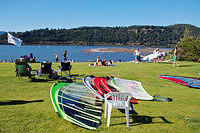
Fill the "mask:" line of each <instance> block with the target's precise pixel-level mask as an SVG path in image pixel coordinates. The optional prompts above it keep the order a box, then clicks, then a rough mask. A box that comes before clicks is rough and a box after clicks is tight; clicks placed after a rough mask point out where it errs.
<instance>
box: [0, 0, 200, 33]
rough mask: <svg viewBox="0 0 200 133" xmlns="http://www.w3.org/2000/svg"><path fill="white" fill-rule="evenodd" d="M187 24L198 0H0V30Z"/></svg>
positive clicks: (199, 12) (196, 18)
mask: <svg viewBox="0 0 200 133" xmlns="http://www.w3.org/2000/svg"><path fill="white" fill-rule="evenodd" d="M173 24H191V25H195V26H197V27H200V0H0V31H7V32H8V31H11V32H24V31H31V30H37V29H43V28H49V29H61V28H65V29H71V28H77V27H83V26H103V27H106V26H109V27H115V26H131V25H155V26H167V25H173Z"/></svg>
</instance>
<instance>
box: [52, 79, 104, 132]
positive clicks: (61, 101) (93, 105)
mask: <svg viewBox="0 0 200 133" xmlns="http://www.w3.org/2000/svg"><path fill="white" fill-rule="evenodd" d="M50 97H51V101H52V104H53V107H54V109H55V111H56V112H57V114H59V116H61V117H62V118H64V119H66V120H68V121H70V122H72V123H74V124H76V125H78V126H81V127H84V128H87V129H97V128H98V126H99V125H100V123H101V121H100V120H101V115H102V103H103V101H102V100H100V99H98V98H97V97H96V95H95V94H93V93H92V92H91V91H90V90H89V89H88V87H86V86H85V85H84V84H83V83H63V82H59V83H55V84H53V86H52V87H51V90H50Z"/></svg>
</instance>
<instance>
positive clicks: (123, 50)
mask: <svg viewBox="0 0 200 133" xmlns="http://www.w3.org/2000/svg"><path fill="white" fill-rule="evenodd" d="M155 49H156V48H145V47H144V48H141V49H140V52H141V53H153V50H155ZM135 50H136V48H135V49H128V48H96V49H85V50H84V52H86V53H103V52H109V53H110V52H117V53H134V51H135ZM171 50H172V49H171V48H167V49H166V48H159V51H160V52H165V53H167V54H168V53H169V52H171Z"/></svg>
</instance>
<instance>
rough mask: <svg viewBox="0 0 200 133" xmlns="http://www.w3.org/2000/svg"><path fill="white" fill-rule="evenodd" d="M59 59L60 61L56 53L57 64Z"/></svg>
mask: <svg viewBox="0 0 200 133" xmlns="http://www.w3.org/2000/svg"><path fill="white" fill-rule="evenodd" d="M58 61H59V59H58V53H56V62H57V63H58Z"/></svg>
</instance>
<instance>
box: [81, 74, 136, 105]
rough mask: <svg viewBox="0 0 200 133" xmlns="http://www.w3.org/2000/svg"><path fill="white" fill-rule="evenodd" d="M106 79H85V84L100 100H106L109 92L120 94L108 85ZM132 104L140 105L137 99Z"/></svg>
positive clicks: (87, 77) (92, 77)
mask: <svg viewBox="0 0 200 133" xmlns="http://www.w3.org/2000/svg"><path fill="white" fill-rule="evenodd" d="M107 80H108V79H107V78H106V77H94V76H86V77H84V79H83V82H84V84H85V85H86V86H87V87H88V88H89V89H90V90H91V91H92V92H93V93H94V94H95V95H96V96H97V97H99V98H100V99H104V95H105V94H107V93H109V92H120V91H119V90H117V89H116V88H115V87H112V86H109V85H108V84H107ZM130 102H131V103H134V104H136V103H138V102H137V100H136V99H134V98H132V99H131V100H130Z"/></svg>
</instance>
